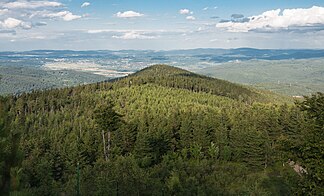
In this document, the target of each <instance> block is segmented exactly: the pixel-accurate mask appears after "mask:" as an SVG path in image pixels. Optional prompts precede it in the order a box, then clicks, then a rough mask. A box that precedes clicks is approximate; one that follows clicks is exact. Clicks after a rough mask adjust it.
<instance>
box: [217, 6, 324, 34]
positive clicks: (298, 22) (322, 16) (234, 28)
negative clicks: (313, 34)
mask: <svg viewBox="0 0 324 196" xmlns="http://www.w3.org/2000/svg"><path fill="white" fill-rule="evenodd" d="M318 26H324V7H318V6H313V7H311V8H308V9H303V8H297V9H285V10H283V11H282V12H281V10H280V9H277V10H270V11H266V12H264V13H262V14H261V15H257V16H251V17H248V21H246V22H236V21H229V22H224V23H218V24H217V25H216V27H217V28H221V29H225V30H227V31H230V32H249V31H277V30H289V28H296V27H300V28H305V27H318Z"/></svg>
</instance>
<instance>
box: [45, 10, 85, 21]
mask: <svg viewBox="0 0 324 196" xmlns="http://www.w3.org/2000/svg"><path fill="white" fill-rule="evenodd" d="M40 16H41V17H43V18H61V19H63V20H64V21H71V20H76V19H79V18H81V16H79V15H74V14H72V13H71V12H69V11H61V12H54V13H43V14H40Z"/></svg>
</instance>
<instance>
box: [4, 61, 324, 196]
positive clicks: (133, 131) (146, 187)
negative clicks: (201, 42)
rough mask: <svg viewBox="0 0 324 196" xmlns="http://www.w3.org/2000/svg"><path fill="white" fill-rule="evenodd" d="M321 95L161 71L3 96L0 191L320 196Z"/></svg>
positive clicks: (322, 149) (323, 150)
mask: <svg viewBox="0 0 324 196" xmlns="http://www.w3.org/2000/svg"><path fill="white" fill-rule="evenodd" d="M323 111H324V94H322V93H317V94H315V95H313V96H310V97H306V98H305V99H303V100H300V101H299V102H296V103H294V102H293V101H292V100H290V99H289V98H286V97H282V96H279V95H276V94H272V93H269V92H266V91H264V92H263V91H262V92H261V91H258V90H255V89H251V88H249V87H245V86H242V85H236V84H233V83H229V82H226V81H223V80H218V79H213V78H209V77H205V76H201V75H197V74H193V73H190V72H188V71H185V70H182V69H178V68H173V67H170V66H166V65H155V66H152V67H149V68H146V69H144V70H142V71H140V72H138V73H135V74H133V75H131V76H128V77H125V78H122V79H118V80H115V81H107V82H102V83H96V84H91V85H83V86H79V87H73V88H64V89H53V90H46V91H37V92H33V93H30V94H22V95H19V96H7V97H3V98H1V100H0V155H1V156H0V167H1V170H0V172H1V173H0V180H1V181H0V186H1V191H2V193H3V194H9V193H12V194H13V193H15V194H23V195H58V194H59V195H60V194H65V195H76V194H77V195H295V194H299V195H304V194H311V195H319V194H322V193H323V192H324V188H323V187H324V185H323V179H324V171H323V170H324V169H323V168H324V163H323V162H324V161H323V160H324V159H323V155H324V143H323V141H324V140H323V139H324V137H323V131H324V119H323V116H324V114H323Z"/></svg>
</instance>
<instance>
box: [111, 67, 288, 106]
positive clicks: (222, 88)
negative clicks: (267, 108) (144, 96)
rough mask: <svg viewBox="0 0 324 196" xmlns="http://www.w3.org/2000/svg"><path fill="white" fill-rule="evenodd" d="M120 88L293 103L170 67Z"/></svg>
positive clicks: (128, 79) (139, 74)
mask: <svg viewBox="0 0 324 196" xmlns="http://www.w3.org/2000/svg"><path fill="white" fill-rule="evenodd" d="M114 81H118V82H117V83H118V85H122V86H127V85H141V84H156V85H159V86H164V87H171V88H178V89H186V90H190V91H192V92H205V93H210V94H213V95H217V96H224V97H228V98H232V99H236V100H240V101H243V102H248V103H251V102H255V101H257V102H290V101H292V100H291V99H289V98H288V97H285V96H281V95H277V94H275V93H271V92H268V91H260V90H256V89H253V88H250V87H247V86H243V85H240V84H235V83H231V82H228V81H226V80H220V79H216V78H211V77H207V76H203V75H199V74H195V73H192V72H189V71H187V70H184V69H180V68H176V67H171V66H168V65H154V66H151V67H148V68H145V69H143V70H141V71H139V72H136V73H135V74H132V75H130V76H128V77H126V78H123V79H116V80H114Z"/></svg>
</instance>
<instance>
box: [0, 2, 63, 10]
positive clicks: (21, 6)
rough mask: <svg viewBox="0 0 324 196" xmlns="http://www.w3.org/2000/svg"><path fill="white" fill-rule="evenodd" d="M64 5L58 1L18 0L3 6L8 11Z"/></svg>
mask: <svg viewBox="0 0 324 196" xmlns="http://www.w3.org/2000/svg"><path fill="white" fill-rule="evenodd" d="M60 6H62V3H59V2H56V1H24V0H18V1H14V2H8V3H5V4H4V5H3V7H4V8H8V9H36V8H42V7H60Z"/></svg>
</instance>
